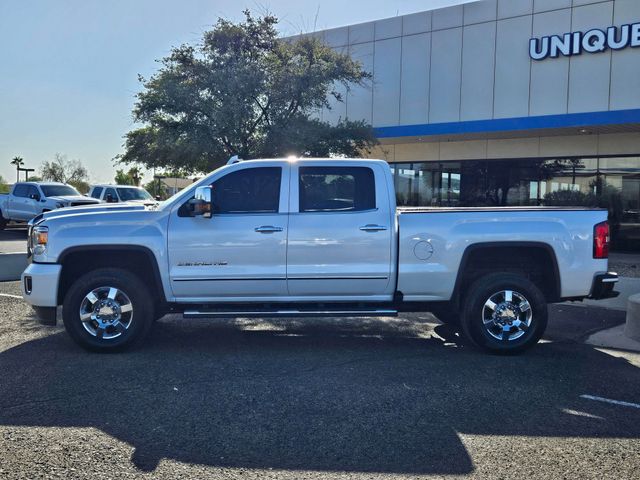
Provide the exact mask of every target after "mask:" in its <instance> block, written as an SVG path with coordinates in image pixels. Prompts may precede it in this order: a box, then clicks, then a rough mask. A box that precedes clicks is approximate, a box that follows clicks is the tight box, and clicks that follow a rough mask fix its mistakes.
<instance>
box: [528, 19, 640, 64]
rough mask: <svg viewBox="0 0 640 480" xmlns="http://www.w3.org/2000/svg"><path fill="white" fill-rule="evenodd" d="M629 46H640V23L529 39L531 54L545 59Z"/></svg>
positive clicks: (539, 58)
mask: <svg viewBox="0 0 640 480" xmlns="http://www.w3.org/2000/svg"><path fill="white" fill-rule="evenodd" d="M627 47H632V48H635V47H640V23H634V24H632V25H622V26H620V27H609V28H607V29H606V31H605V30H600V29H597V28H594V29H593V30H589V31H588V32H584V33H583V32H573V33H565V34H564V35H551V36H549V37H541V38H532V39H531V40H530V41H529V55H530V56H531V58H532V59H534V60H544V59H545V58H549V57H551V58H557V57H559V56H560V55H563V56H565V57H571V56H573V55H580V54H581V53H583V52H587V53H599V52H604V51H606V50H607V49H611V50H622V49H624V48H627Z"/></svg>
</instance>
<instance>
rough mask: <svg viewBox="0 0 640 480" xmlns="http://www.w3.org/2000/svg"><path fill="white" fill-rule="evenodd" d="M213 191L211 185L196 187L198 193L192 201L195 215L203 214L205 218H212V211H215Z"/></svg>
mask: <svg viewBox="0 0 640 480" xmlns="http://www.w3.org/2000/svg"><path fill="white" fill-rule="evenodd" d="M211 193H212V189H211V186H210V185H207V186H206V187H198V188H196V194H195V196H194V199H193V200H192V201H191V205H192V206H193V216H194V217H197V216H199V215H202V216H203V217H204V218H211V212H212V211H213V208H212V204H211Z"/></svg>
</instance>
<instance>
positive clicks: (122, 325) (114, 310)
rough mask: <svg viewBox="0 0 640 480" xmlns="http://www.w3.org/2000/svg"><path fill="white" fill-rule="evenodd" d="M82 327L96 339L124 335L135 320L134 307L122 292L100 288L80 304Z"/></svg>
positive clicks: (89, 294)
mask: <svg viewBox="0 0 640 480" xmlns="http://www.w3.org/2000/svg"><path fill="white" fill-rule="evenodd" d="M80 320H81V321H82V326H83V327H84V329H85V330H86V331H87V332H89V333H90V334H91V335H93V336H94V337H97V338H100V339H105V340H109V339H112V338H116V337H119V336H120V335H122V334H123V333H124V332H125V331H126V330H127V329H128V328H129V327H130V326H131V320H133V305H132V303H131V300H130V299H129V297H128V296H127V294H126V293H124V292H123V291H122V290H118V289H117V288H115V287H98V288H95V289H93V290H91V292H89V293H88V294H87V295H85V297H84V298H83V299H82V302H81V303H80Z"/></svg>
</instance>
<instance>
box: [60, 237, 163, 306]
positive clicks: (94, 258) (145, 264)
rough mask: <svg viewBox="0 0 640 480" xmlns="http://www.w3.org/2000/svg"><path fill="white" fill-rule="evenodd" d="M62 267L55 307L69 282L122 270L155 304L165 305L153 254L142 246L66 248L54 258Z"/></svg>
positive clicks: (61, 298)
mask: <svg viewBox="0 0 640 480" xmlns="http://www.w3.org/2000/svg"><path fill="white" fill-rule="evenodd" d="M58 263H59V264H60V265H62V271H61V272H60V282H59V288H58V305H61V304H62V302H63V301H64V297H65V295H66V293H67V291H68V289H69V287H70V285H71V284H72V283H73V280H74V279H76V278H78V277H79V276H81V275H82V274H84V273H87V272H89V271H91V270H93V269H97V268H103V267H111V268H122V269H124V270H127V271H129V272H132V273H133V274H135V275H137V276H138V277H140V278H141V279H142V280H143V281H144V282H145V284H146V285H148V286H149V287H150V289H151V294H152V295H153V296H154V298H155V299H157V301H158V302H159V303H163V304H164V303H166V301H167V300H166V296H165V293H164V288H163V284H162V276H161V275H160V268H159V265H158V260H157V258H156V256H155V254H154V253H153V252H152V251H151V249H150V248H148V247H145V246H143V245H125V244H122V245H117V244H116V245H81V246H76V247H69V248H67V249H65V250H64V251H62V253H61V254H60V256H59V257H58Z"/></svg>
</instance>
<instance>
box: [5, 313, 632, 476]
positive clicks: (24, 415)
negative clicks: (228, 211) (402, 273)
mask: <svg viewBox="0 0 640 480" xmlns="http://www.w3.org/2000/svg"><path fill="white" fill-rule="evenodd" d="M358 322H361V321H358ZM362 322H364V323H358V324H356V325H353V328H351V327H349V326H346V327H339V326H337V325H334V324H331V323H318V322H311V323H305V322H299V323H296V322H280V323H279V322H273V323H268V324H264V323H262V324H257V323H253V322H245V323H242V322H232V321H229V322H220V323H216V324H209V323H207V322H206V321H189V322H185V323H183V324H181V323H179V322H175V321H161V322H159V323H158V324H157V325H156V329H155V331H154V333H153V335H152V338H150V339H149V341H148V342H147V343H146V344H145V346H143V347H141V348H139V349H138V350H135V351H131V352H129V353H124V354H116V355H97V354H90V353H86V352H84V351H82V350H80V349H79V348H77V347H76V346H75V345H74V344H72V342H71V340H69V338H68V337H67V336H66V334H64V333H62V332H59V331H58V330H56V332H55V333H52V334H50V335H48V336H45V337H43V338H39V339H35V340H31V341H28V342H25V343H22V344H20V345H18V346H16V347H14V348H11V349H9V350H7V351H4V352H2V353H0V371H1V372H2V374H1V378H2V395H1V396H0V425H5V426H46V427H95V428H97V429H100V430H101V431H103V432H105V433H107V434H109V435H112V436H114V437H115V438H117V439H119V440H121V441H124V442H127V443H129V444H130V445H132V446H133V447H134V453H133V456H132V458H131V459H130V460H131V461H132V462H133V464H134V465H135V466H136V467H137V468H139V469H140V470H143V471H153V470H154V469H155V468H156V466H157V465H158V462H159V461H160V460H161V459H163V458H169V459H175V460H178V461H180V462H185V463H190V464H202V465H211V466H217V467H242V468H273V469H286V470H316V471H353V472H356V471H357V472H378V473H384V472H386V473H405V474H416V475H417V474H426V473H431V474H442V475H444V474H466V473H470V472H472V471H473V470H474V465H473V461H472V459H471V457H470V455H469V453H468V452H467V449H466V448H465V446H464V444H463V443H462V441H461V439H460V436H459V434H478V435H519V436H542V437H589V438H600V437H618V438H638V437H640V421H639V420H640V412H637V411H635V409H628V411H625V412H624V414H626V416H624V417H623V416H622V415H620V416H619V417H618V416H615V415H613V414H611V410H610V407H609V406H603V405H600V404H597V403H595V402H588V401H585V400H583V399H581V398H580V395H582V394H592V395H602V396H609V397H612V398H621V399H634V398H635V399H637V398H639V397H640V369H638V368H636V367H635V366H633V365H631V364H629V363H628V362H627V361H626V360H624V359H620V358H614V357H612V356H609V355H606V354H603V353H601V352H599V351H597V350H595V349H592V348H590V347H587V346H583V345H579V344H574V343H562V342H559V343H545V344H540V345H538V346H537V348H535V349H533V350H532V351H530V352H529V353H528V354H526V355H523V356H518V357H500V356H491V355H484V354H481V353H479V352H477V351H475V350H473V349H471V348H467V347H465V346H464V345H461V344H460V342H459V337H458V336H457V334H456V333H455V330H452V329H450V328H447V327H444V326H440V327H436V328H435V331H434V330H433V325H431V326H430V327H428V328H426V329H418V333H416V330H415V329H412V328H409V327H408V326H407V325H406V324H404V323H402V322H399V323H398V324H395V325H393V326H391V327H389V325H388V324H383V323H382V322H380V321H378V323H376V322H375V321H362ZM420 332H421V333H420ZM604 380H606V385H605V381H604ZM607 408H609V410H607ZM576 412H577V414H576ZM605 417H606V421H604V420H603V418H605ZM123 461H128V459H123Z"/></svg>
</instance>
